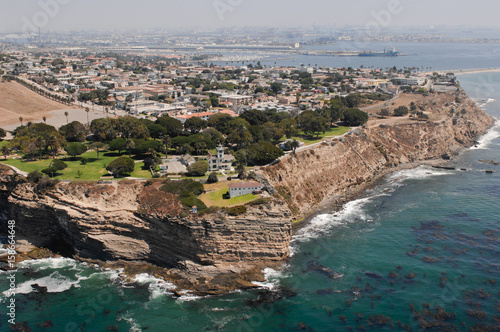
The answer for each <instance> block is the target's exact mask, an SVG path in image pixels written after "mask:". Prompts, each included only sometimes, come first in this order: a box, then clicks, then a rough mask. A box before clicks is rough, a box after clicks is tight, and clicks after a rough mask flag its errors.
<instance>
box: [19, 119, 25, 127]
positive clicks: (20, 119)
mask: <svg viewBox="0 0 500 332" xmlns="http://www.w3.org/2000/svg"><path fill="white" fill-rule="evenodd" d="M23 120H24V119H23V117H22V116H20V117H19V121H21V127H22V126H23Z"/></svg>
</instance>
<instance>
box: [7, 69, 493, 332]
mask: <svg viewBox="0 0 500 332" xmlns="http://www.w3.org/2000/svg"><path fill="white" fill-rule="evenodd" d="M459 80H460V82H461V84H462V87H463V88H464V89H465V90H466V91H467V92H468V94H469V95H470V96H471V97H472V98H474V99H475V100H476V101H477V102H478V104H479V105H480V106H481V107H483V108H484V109H485V110H486V111H487V112H488V113H489V114H491V115H493V116H495V117H497V118H500V73H484V74H468V75H462V76H460V77H459ZM481 159H486V160H496V161H500V123H499V122H497V125H496V126H495V127H494V128H492V129H491V131H490V132H489V133H487V134H486V135H485V136H484V137H482V138H481V140H480V142H479V144H478V146H477V147H475V148H472V149H469V150H466V151H464V152H463V153H462V154H461V155H460V156H459V157H458V158H456V159H455V160H453V161H452V162H451V164H452V165H454V166H456V167H457V168H458V169H460V168H464V169H466V171H447V170H436V169H432V168H429V167H425V166H422V167H418V168H416V169H412V170H404V171H401V172H397V173H394V174H392V175H390V176H388V177H387V178H386V179H385V181H384V182H383V183H382V184H381V185H380V186H379V187H377V188H375V189H373V190H371V191H370V192H367V193H366V196H365V197H363V198H361V199H358V200H356V201H353V202H350V203H349V204H347V205H346V206H345V208H344V209H343V210H342V211H340V212H338V213H336V212H332V213H325V214H322V215H318V216H316V217H315V218H313V219H312V220H311V222H310V223H308V224H307V225H306V226H305V227H303V228H302V229H301V230H300V231H299V232H298V233H297V234H296V235H295V236H294V238H293V241H292V243H291V249H292V253H293V255H292V257H291V259H290V260H289V262H288V263H287V264H286V266H285V267H284V268H283V270H281V271H274V270H272V269H266V271H265V272H266V275H267V279H268V280H267V282H265V283H262V284H261V286H262V287H261V289H258V290H254V291H245V292H235V293H233V294H228V295H224V296H218V297H206V298H200V297H193V296H189V295H185V296H183V297H181V298H178V299H176V298H173V297H172V296H171V293H170V292H171V290H172V287H173V286H172V285H170V284H168V283H164V282H161V281H160V280H157V279H155V278H153V277H151V276H148V275H145V274H142V275H139V276H137V280H136V284H135V285H134V286H133V285H124V284H123V283H122V282H121V279H120V277H119V275H118V271H111V270H108V271H106V270H101V269H97V268H95V267H94V266H91V265H87V264H81V263H78V262H75V261H73V260H71V259H45V260H40V261H27V262H23V263H22V264H21V265H20V266H19V269H18V270H17V272H16V278H17V280H16V283H17V293H18V294H17V295H16V304H17V322H26V323H27V324H28V325H29V327H30V328H31V329H32V331H108V330H113V329H114V328H116V329H117V330H118V331H143V330H148V331H299V330H305V331H349V330H351V329H353V330H358V331H363V330H370V329H372V330H374V331H386V330H393V329H394V330H397V331H402V330H405V329H406V330H410V329H411V330H412V331H421V330H422V331H423V330H424V329H423V327H424V326H427V327H429V326H435V328H434V331H438V330H439V328H437V327H436V326H440V327H441V329H443V330H444V329H445V327H446V326H448V327H450V326H451V327H453V326H454V327H453V328H454V329H455V330H460V331H466V330H469V328H471V327H473V326H478V325H479V324H483V325H485V326H492V325H494V324H495V323H496V320H498V319H499V317H500V298H499V289H498V286H496V282H499V283H500V278H499V276H500V255H499V254H500V242H499V236H500V232H499V231H500V204H499V202H500V166H493V165H488V164H483V163H481V162H479V160H481ZM488 169H491V170H494V171H496V172H495V173H493V174H486V172H485V170H488ZM6 278H7V273H0V313H1V314H0V324H1V325H0V331H9V329H8V324H7V317H6V316H5V312H6V308H5V307H2V306H4V305H6V302H5V301H6V296H5V293H3V291H4V290H6V289H7V288H8V282H7V279H6ZM35 284H38V285H39V286H42V287H46V288H47V290H46V291H45V292H43V291H42V292H40V291H39V290H36V287H35V288H34V287H33V285H35ZM49 321H50V322H49ZM424 324H428V325H424ZM47 326H49V327H47ZM431 330H432V329H431Z"/></svg>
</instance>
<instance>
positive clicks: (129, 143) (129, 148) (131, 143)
mask: <svg viewBox="0 0 500 332" xmlns="http://www.w3.org/2000/svg"><path fill="white" fill-rule="evenodd" d="M134 148H135V143H134V141H133V140H131V139H129V140H127V143H125V149H127V151H128V156H129V157H131V156H132V150H133V149H134Z"/></svg>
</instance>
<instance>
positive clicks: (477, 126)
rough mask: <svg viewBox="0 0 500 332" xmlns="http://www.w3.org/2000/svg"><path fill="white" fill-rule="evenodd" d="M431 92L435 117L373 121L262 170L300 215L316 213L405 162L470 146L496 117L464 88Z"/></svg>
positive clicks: (438, 156) (429, 106) (437, 156)
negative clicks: (390, 122) (386, 122)
mask: <svg viewBox="0 0 500 332" xmlns="http://www.w3.org/2000/svg"><path fill="white" fill-rule="evenodd" d="M455 98H456V96H455V95H449V96H441V104H439V103H438V104H436V103H435V102H433V101H432V99H431V97H429V101H428V102H426V104H425V106H426V108H427V110H428V111H429V114H431V116H432V118H434V119H436V120H435V121H417V120H414V121H410V120H408V123H403V124H397V125H377V126H368V127H364V128H360V129H356V130H352V131H351V132H350V133H348V134H347V135H345V136H344V137H342V138H340V139H333V140H330V141H327V142H323V143H321V144H319V145H316V146H314V147H312V148H309V149H304V150H302V151H298V152H297V153H296V154H290V155H288V156H286V157H284V158H283V159H282V160H281V161H280V162H279V163H277V164H275V165H273V166H269V167H265V168H262V169H261V170H260V173H261V175H262V176H264V177H265V178H267V179H268V181H269V182H270V184H271V185H272V186H274V187H275V189H276V190H277V191H278V192H279V193H280V194H281V196H282V197H283V198H284V199H285V200H286V201H287V203H288V205H289V207H290V209H291V210H292V212H293V214H294V217H295V218H301V217H304V216H307V215H308V214H311V213H312V212H314V211H315V209H317V207H318V205H319V204H320V203H321V202H323V201H324V200H325V199H327V198H331V197H335V196H337V197H345V194H346V193H347V192H348V191H349V189H351V188H354V187H357V186H358V185H360V184H366V183H367V182H369V181H370V180H372V179H374V178H375V177H377V176H379V175H380V174H382V173H384V172H386V171H388V170H390V169H393V168H394V167H395V166H398V165H401V164H408V163H413V162H420V161H424V160H432V159H442V157H443V156H445V157H447V156H448V155H450V156H452V155H454V154H457V153H458V152H459V151H460V150H462V149H463V148H465V147H470V146H472V145H473V144H474V142H475V141H476V140H477V139H478V137H479V136H480V135H481V134H484V133H485V132H486V131H487V129H488V128H489V127H491V125H492V124H493V119H492V118H491V117H489V116H488V115H487V114H485V113H484V112H483V110H481V109H480V108H479V107H478V106H477V105H476V104H475V103H474V102H473V101H472V100H471V99H469V98H468V97H467V96H465V94H463V93H461V94H460V95H459V96H458V100H456V99H455Z"/></svg>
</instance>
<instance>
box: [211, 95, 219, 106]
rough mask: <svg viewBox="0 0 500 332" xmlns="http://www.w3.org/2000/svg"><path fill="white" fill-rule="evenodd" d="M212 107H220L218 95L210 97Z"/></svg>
mask: <svg viewBox="0 0 500 332" xmlns="http://www.w3.org/2000/svg"><path fill="white" fill-rule="evenodd" d="M210 105H212V107H219V97H217V96H216V95H212V96H210Z"/></svg>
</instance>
